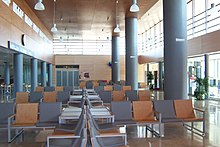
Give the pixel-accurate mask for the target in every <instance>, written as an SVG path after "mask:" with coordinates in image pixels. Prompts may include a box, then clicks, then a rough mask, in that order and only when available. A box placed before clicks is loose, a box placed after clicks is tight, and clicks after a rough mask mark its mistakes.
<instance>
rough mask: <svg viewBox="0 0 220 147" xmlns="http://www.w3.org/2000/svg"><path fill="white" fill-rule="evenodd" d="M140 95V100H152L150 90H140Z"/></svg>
mask: <svg viewBox="0 0 220 147" xmlns="http://www.w3.org/2000/svg"><path fill="white" fill-rule="evenodd" d="M138 97H139V100H140V101H150V100H151V93H150V90H139V91H138Z"/></svg>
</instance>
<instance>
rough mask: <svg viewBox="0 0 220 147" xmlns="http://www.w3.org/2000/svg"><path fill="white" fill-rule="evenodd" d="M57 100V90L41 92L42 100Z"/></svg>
mask: <svg viewBox="0 0 220 147" xmlns="http://www.w3.org/2000/svg"><path fill="white" fill-rule="evenodd" d="M56 101H57V92H56V91H53V92H44V93H43V102H47V103H48V102H56Z"/></svg>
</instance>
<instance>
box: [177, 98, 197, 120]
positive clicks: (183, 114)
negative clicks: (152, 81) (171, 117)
mask: <svg viewBox="0 0 220 147" xmlns="http://www.w3.org/2000/svg"><path fill="white" fill-rule="evenodd" d="M174 109H175V112H176V118H179V119H192V118H196V116H195V113H194V110H193V105H192V100H174Z"/></svg>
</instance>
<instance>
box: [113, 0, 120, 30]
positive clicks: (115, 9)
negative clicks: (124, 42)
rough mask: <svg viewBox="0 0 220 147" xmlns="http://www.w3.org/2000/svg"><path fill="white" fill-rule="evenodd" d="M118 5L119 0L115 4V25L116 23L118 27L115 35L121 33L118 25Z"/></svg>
mask: <svg viewBox="0 0 220 147" xmlns="http://www.w3.org/2000/svg"><path fill="white" fill-rule="evenodd" d="M117 4H118V0H116V3H115V23H116V27H115V29H114V33H119V32H120V28H119V25H118V23H117Z"/></svg>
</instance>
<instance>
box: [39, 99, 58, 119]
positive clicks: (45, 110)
mask: <svg viewBox="0 0 220 147" xmlns="http://www.w3.org/2000/svg"><path fill="white" fill-rule="evenodd" d="M39 109H40V110H39V112H40V118H39V122H58V121H59V116H60V114H61V110H62V103H61V102H55V103H40V107H39Z"/></svg>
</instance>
